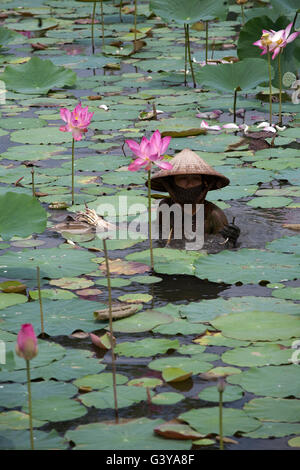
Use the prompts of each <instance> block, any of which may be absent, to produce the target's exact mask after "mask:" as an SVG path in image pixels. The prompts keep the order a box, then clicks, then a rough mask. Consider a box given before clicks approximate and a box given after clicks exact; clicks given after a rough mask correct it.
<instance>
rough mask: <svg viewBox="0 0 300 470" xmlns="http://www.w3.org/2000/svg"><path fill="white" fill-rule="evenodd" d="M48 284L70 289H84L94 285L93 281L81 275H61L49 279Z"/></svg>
mask: <svg viewBox="0 0 300 470" xmlns="http://www.w3.org/2000/svg"><path fill="white" fill-rule="evenodd" d="M49 284H50V285H51V286H57V287H61V288H62V289H70V290H76V289H84V288H86V287H91V286H93V285H94V283H93V281H91V280H90V279H85V278H82V277H80V278H79V277H63V278H61V279H51V281H49Z"/></svg>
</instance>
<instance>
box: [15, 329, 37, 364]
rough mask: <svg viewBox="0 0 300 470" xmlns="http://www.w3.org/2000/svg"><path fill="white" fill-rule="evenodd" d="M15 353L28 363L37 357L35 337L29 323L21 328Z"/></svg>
mask: <svg viewBox="0 0 300 470" xmlns="http://www.w3.org/2000/svg"><path fill="white" fill-rule="evenodd" d="M16 353H17V354H18V356H20V357H23V358H24V359H25V360H26V361H30V360H31V359H33V358H34V357H35V356H36V355H37V353H38V346H37V337H36V336H35V333H34V329H33V326H32V325H31V323H25V324H24V325H22V326H21V330H20V331H19V334H18V337H17V344H16Z"/></svg>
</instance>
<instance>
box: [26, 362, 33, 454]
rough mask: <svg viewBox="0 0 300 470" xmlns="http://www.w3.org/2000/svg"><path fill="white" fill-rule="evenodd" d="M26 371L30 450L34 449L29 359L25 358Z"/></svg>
mask: <svg viewBox="0 0 300 470" xmlns="http://www.w3.org/2000/svg"><path fill="white" fill-rule="evenodd" d="M26 371H27V390H28V410H29V431H30V445H31V450H34V442H33V430H32V402H31V386H30V361H27V360H26Z"/></svg>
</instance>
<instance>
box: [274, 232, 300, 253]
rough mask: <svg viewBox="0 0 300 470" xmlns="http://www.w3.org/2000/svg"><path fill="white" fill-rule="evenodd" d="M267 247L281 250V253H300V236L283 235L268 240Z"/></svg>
mask: <svg viewBox="0 0 300 470" xmlns="http://www.w3.org/2000/svg"><path fill="white" fill-rule="evenodd" d="M266 248H268V250H271V251H279V252H280V253H295V255H296V254H297V255H300V236H299V235H298V236H297V235H294V236H291V237H282V238H277V239H276V240H273V241H272V242H268V243H267V244H266Z"/></svg>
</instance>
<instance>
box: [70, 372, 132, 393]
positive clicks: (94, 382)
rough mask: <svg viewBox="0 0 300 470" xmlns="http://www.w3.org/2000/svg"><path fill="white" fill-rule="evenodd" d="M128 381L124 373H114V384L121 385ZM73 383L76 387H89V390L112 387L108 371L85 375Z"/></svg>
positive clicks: (111, 379) (111, 378) (110, 375)
mask: <svg viewBox="0 0 300 470" xmlns="http://www.w3.org/2000/svg"><path fill="white" fill-rule="evenodd" d="M127 381H128V378H127V377H126V376H125V375H121V374H116V384H117V385H122V384H125V383H126V382H127ZM73 383H74V385H76V387H78V388H82V387H84V388H90V389H91V390H102V389H103V388H106V387H112V385H113V376H112V374H111V373H109V372H103V373H102V374H93V375H85V376H84V377H80V378H79V379H77V380H75V381H74V382H73Z"/></svg>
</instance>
